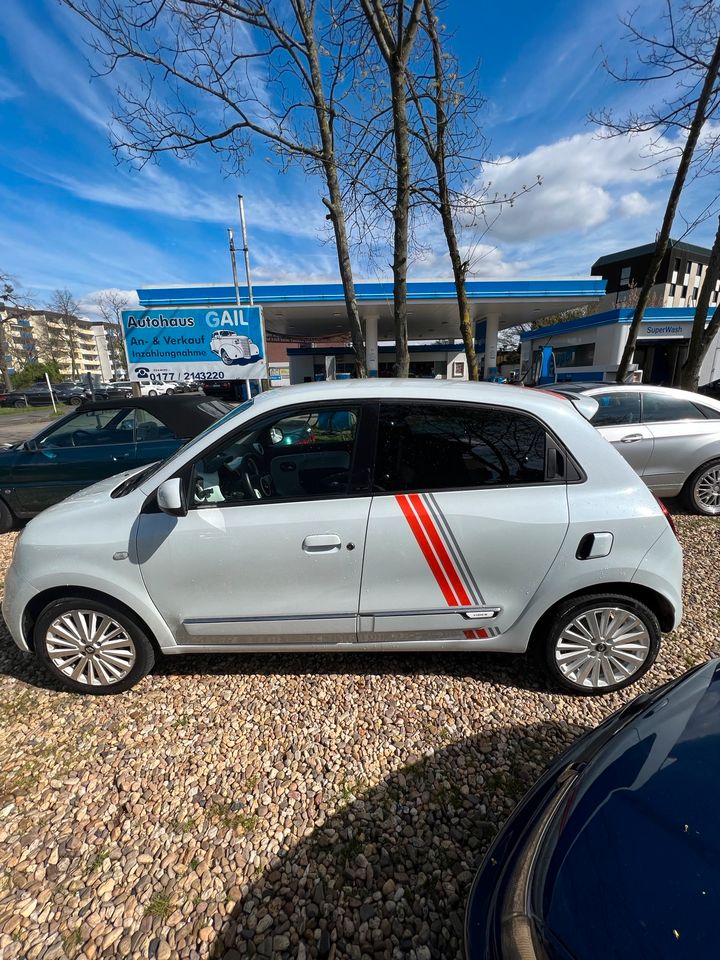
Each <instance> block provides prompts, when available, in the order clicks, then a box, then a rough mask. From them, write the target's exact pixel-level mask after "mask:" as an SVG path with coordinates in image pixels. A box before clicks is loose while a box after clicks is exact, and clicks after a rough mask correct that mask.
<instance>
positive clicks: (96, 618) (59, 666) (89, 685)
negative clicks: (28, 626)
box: [33, 597, 155, 694]
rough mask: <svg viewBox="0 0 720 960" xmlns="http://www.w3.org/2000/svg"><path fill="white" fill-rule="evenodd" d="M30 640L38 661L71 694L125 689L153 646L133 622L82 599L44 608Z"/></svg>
mask: <svg viewBox="0 0 720 960" xmlns="http://www.w3.org/2000/svg"><path fill="white" fill-rule="evenodd" d="M33 637H34V641H35V652H36V653H37V656H38V657H39V659H40V660H42V662H43V663H44V664H45V666H46V667H47V668H48V670H49V671H50V673H52V674H53V676H55V677H56V678H57V679H58V680H59V681H60V682H61V683H62V684H63V686H64V687H66V688H67V689H68V690H72V691H74V692H76V693H95V694H104V693H121V692H122V691H124V690H129V689H130V687H133V686H135V684H136V683H137V682H138V681H139V680H141V679H142V677H144V676H145V674H146V673H148V672H149V671H150V670H151V669H152V666H153V663H154V662H155V655H154V652H153V648H152V645H151V643H150V641H149V640H148V638H147V636H146V635H145V633H144V631H143V630H142V629H141V628H140V627H139V626H138V624H137V623H135V621H134V620H131V619H130V618H129V617H127V616H126V615H125V614H124V613H121V612H120V611H119V610H117V609H115V608H113V607H111V606H109V605H107V604H104V603H100V602H98V601H96V600H87V599H85V598H84V597H68V598H67V599H66V600H55V601H53V602H52V603H50V604H48V606H47V607H45V609H44V610H43V611H42V613H41V614H40V616H39V617H38V618H37V621H36V623H35V630H34V634H33Z"/></svg>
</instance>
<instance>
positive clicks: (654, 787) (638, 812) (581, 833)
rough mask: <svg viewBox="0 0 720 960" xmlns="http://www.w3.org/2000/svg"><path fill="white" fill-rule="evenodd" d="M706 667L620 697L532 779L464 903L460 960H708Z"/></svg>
mask: <svg viewBox="0 0 720 960" xmlns="http://www.w3.org/2000/svg"><path fill="white" fill-rule="evenodd" d="M719 807H720V660H712V661H710V662H709V663H706V664H703V665H702V666H700V667H696V668H695V669H694V670H692V671H691V672H690V673H688V674H686V675H685V676H684V677H682V678H681V679H679V680H676V681H674V682H672V683H669V684H666V685H665V686H662V687H660V688H659V689H657V690H655V691H653V692H652V693H649V694H648V693H646V694H643V695H641V696H640V697H638V698H637V699H636V700H633V701H632V702H631V703H630V704H628V705H627V706H626V707H624V708H623V709H622V710H620V711H619V712H617V713H615V714H614V715H613V716H611V717H610V718H609V719H608V720H606V721H605V722H604V723H603V724H601V726H599V727H598V728H597V729H595V730H593V731H592V732H591V733H588V734H587V735H585V736H583V737H581V738H580V739H579V740H577V741H576V742H575V743H574V744H573V746H572V747H571V748H570V749H569V750H568V751H567V752H566V753H564V754H563V755H562V756H561V757H560V758H559V759H558V760H556V761H555V762H554V763H553V764H552V766H551V767H550V768H549V769H548V770H547V771H546V772H545V774H544V775H543V776H542V777H541V779H540V780H539V781H538V782H537V783H536V784H535V786H534V787H533V788H532V789H531V790H530V792H529V793H528V794H527V795H526V796H525V798H524V799H523V800H522V801H521V802H520V804H519V805H518V806H517V807H516V808H515V810H514V811H513V813H512V815H511V817H510V819H509V820H508V821H507V822H506V823H505V825H504V827H503V828H502V830H501V831H500V833H499V834H498V835H497V836H496V838H495V840H494V841H493V843H492V846H491V847H490V849H489V850H488V852H487V854H486V855H485V858H484V860H483V863H482V865H481V867H480V870H479V872H478V874H477V877H476V878H475V882H474V884H473V887H472V891H471V893H470V897H469V901H468V908H467V917H466V947H467V949H466V956H467V957H468V960H515V958H519V957H523V958H527V960H533V958H538V960H540V958H543V960H608V958H610V957H615V958H628V960H630V958H633V960H634V958H640V957H647V958H652V960H699V958H701V957H714V956H716V955H717V891H718V881H719V880H720V866H719V864H720V859H719V857H720V843H719V842H718V840H719V838H720V834H719V832H718V817H717V811H718V808H719Z"/></svg>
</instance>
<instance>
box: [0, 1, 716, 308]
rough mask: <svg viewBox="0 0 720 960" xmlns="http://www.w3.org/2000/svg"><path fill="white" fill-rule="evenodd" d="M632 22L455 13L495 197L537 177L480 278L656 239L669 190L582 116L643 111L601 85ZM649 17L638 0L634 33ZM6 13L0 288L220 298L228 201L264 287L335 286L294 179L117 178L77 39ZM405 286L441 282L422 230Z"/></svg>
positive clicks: (49, 23)
mask: <svg viewBox="0 0 720 960" xmlns="http://www.w3.org/2000/svg"><path fill="white" fill-rule="evenodd" d="M636 3H637V0H632V6H635V5H636ZM629 5H630V4H629V0H620V2H618V0H606V2H605V3H603V4H598V3H597V0H546V2H545V3H543V4H537V3H535V2H532V3H531V2H527V0H514V2H511V3H510V4H479V3H477V2H476V0H449V3H448V8H447V13H446V16H445V17H444V20H445V22H446V24H447V28H448V32H449V33H450V34H454V40H453V41H452V45H453V48H454V49H455V51H456V52H457V53H458V55H459V56H460V58H461V62H462V63H463V64H464V65H465V66H467V67H469V66H470V65H471V64H472V62H473V61H474V60H475V59H477V58H479V59H480V61H481V64H482V71H481V80H482V90H483V93H484V95H485V96H486V97H487V99H488V104H487V108H486V110H485V114H484V120H483V122H484V127H485V132H486V134H487V135H488V136H489V138H490V140H491V151H492V154H493V156H495V157H498V158H502V162H501V163H500V164H499V165H497V166H495V167H493V168H492V169H491V170H489V171H487V170H486V171H485V174H484V176H485V179H491V180H492V181H493V190H495V189H498V190H499V191H500V192H505V191H506V190H512V189H513V188H515V187H517V186H518V185H519V184H521V183H523V182H526V181H532V180H533V179H534V177H535V175H536V174H540V175H541V176H542V178H543V185H542V186H541V187H539V188H537V189H536V190H533V191H532V193H531V194H530V195H528V196H527V197H525V198H523V199H522V200H520V201H519V202H518V203H517V204H516V205H515V207H514V208H513V209H511V210H506V211H505V212H504V213H503V214H502V216H501V217H499V218H498V220H497V221H496V222H495V224H494V226H493V228H492V229H491V231H490V232H489V233H488V234H487V235H486V236H485V237H483V238H482V240H481V242H480V245H479V247H477V249H476V250H475V252H476V257H475V259H474V262H473V271H474V274H475V275H476V276H478V277H514V276H517V277H522V276H574V275H588V274H589V270H590V265H591V264H592V262H593V261H594V260H595V259H596V258H597V257H598V256H600V255H602V254H604V253H607V252H610V251H612V250H614V249H619V248H622V247H624V246H632V245H634V244H638V243H644V242H648V241H649V240H651V239H652V237H653V236H654V234H655V231H656V230H657V228H658V227H659V224H660V220H661V217H662V210H663V205H664V198H665V194H666V192H667V189H668V181H667V179H660V178H659V171H658V169H657V168H654V167H653V168H648V165H647V162H646V161H644V160H643V156H644V149H645V144H644V143H643V142H639V141H637V140H612V141H607V140H601V139H599V138H598V135H597V130H596V128H594V127H592V126H590V125H589V124H588V123H587V114H588V112H589V111H590V110H591V109H593V108H597V107H598V106H603V105H605V106H616V107H618V108H619V109H620V111H622V110H623V109H624V108H628V107H631V106H638V105H639V104H638V102H637V100H633V99H631V98H636V97H637V96H640V97H645V96H647V95H648V93H647V92H643V91H642V90H640V91H638V89H637V88H632V89H629V88H628V87H626V86H622V85H617V84H615V83H614V82H612V81H611V80H610V79H609V78H608V77H607V76H606V75H605V73H604V72H603V71H602V69H601V68H600V60H601V54H600V50H599V47H600V45H601V44H602V45H603V46H604V47H605V49H606V51H607V52H608V53H609V54H610V55H611V56H612V57H616V58H619V57H622V56H624V54H625V52H627V49H628V48H627V47H626V46H623V44H622V43H621V36H622V32H623V29H622V27H621V25H620V23H619V21H618V17H619V16H620V15H622V14H624V13H625V11H626V9H627V7H628V6H629ZM657 6H658V5H657V4H656V3H655V4H653V3H652V2H651V0H645V3H644V5H643V4H641V6H640V10H639V16H640V17H641V18H643V17H644V18H645V19H647V17H648V16H651V15H652V14H653V12H654V11H655V10H657ZM2 7H3V10H2V17H0V129H2V131H3V135H2V137H1V138H0V271H3V272H9V273H11V274H13V275H15V276H16V277H17V278H18V279H19V280H20V281H21V282H22V283H23V285H24V286H25V287H26V288H28V289H29V290H30V291H32V293H33V297H34V299H35V301H36V302H37V303H44V302H45V301H46V300H47V299H48V298H49V296H50V294H51V292H52V290H53V289H55V288H57V287H61V286H67V287H69V288H70V289H71V290H72V291H73V292H74V293H75V294H76V296H77V297H78V298H80V299H81V300H83V301H87V300H88V299H89V297H90V296H91V295H92V293H93V292H94V291H97V290H100V289H104V288H119V289H124V290H132V289H134V288H135V287H137V286H142V285H144V284H152V283H185V282H222V281H227V280H228V278H229V274H230V270H229V262H228V254H227V239H226V232H225V227H226V226H227V225H228V224H230V225H236V223H237V206H236V200H235V195H236V193H237V192H239V191H240V192H243V193H244V195H245V202H246V209H247V214H248V225H249V232H250V245H251V257H252V263H253V269H254V274H255V277H256V279H257V280H258V281H260V280H266V281H272V280H278V281H280V280H322V279H327V278H334V277H336V275H337V270H336V265H335V258H334V248H333V246H332V245H331V244H330V243H328V241H327V233H326V224H325V219H324V213H325V211H324V208H323V207H322V206H321V204H320V202H319V196H320V193H319V188H318V187H317V186H316V185H314V184H313V183H312V182H311V181H308V180H307V179H306V177H305V176H304V175H303V174H301V173H300V172H299V171H296V170H291V171H290V172H289V173H282V172H281V171H280V169H279V168H278V167H277V166H276V165H274V164H273V163H272V162H269V158H268V157H267V155H266V154H267V151H265V150H263V149H262V147H260V148H259V149H258V150H257V151H256V152H255V153H254V154H253V155H252V156H251V157H250V158H249V161H248V164H247V171H246V173H245V174H244V176H243V177H242V178H240V179H238V178H232V179H228V178H226V177H224V176H223V173H222V171H221V170H220V168H219V164H218V161H217V159H216V158H215V157H214V156H212V155H208V154H198V155H197V156H196V158H195V159H194V161H192V162H181V161H178V160H174V159H164V160H163V161H162V163H161V164H159V165H148V166H146V167H145V168H144V169H143V170H142V171H137V170H133V169H131V168H129V167H127V166H123V165H121V166H119V165H117V163H116V161H115V159H114V157H113V154H112V151H111V149H110V146H109V137H108V122H109V120H110V116H111V111H112V106H113V100H114V81H113V80H112V78H104V79H94V80H93V79H91V70H90V67H89V66H88V64H87V62H86V55H87V50H86V48H85V47H84V44H83V32H84V29H85V27H84V24H83V23H82V22H81V21H80V20H78V19H77V18H76V17H75V15H74V14H72V13H71V12H70V11H68V10H67V9H66V8H64V7H61V6H60V5H59V4H58V3H57V2H56V0H3V5H2ZM479 175H480V172H479ZM710 191H713V192H714V188H713V185H711V184H708V183H707V182H705V183H702V184H699V185H697V186H696V187H695V188H694V190H693V191H692V192H691V194H690V196H689V201H688V205H687V207H688V212H689V213H690V212H692V210H691V208H692V207H693V205H694V206H699V205H701V204H702V199H703V194H708V193H709V192H710ZM712 230H713V224H712V223H708V224H706V225H704V226H703V227H701V228H700V229H698V230H697V231H696V232H695V233H693V235H692V238H691V239H692V240H693V241H694V242H697V243H709V242H710V240H711V235H712ZM467 239H468V243H470V242H471V241H472V239H473V238H472V237H468V238H467ZM474 249H475V248H474ZM388 262H389V257H388ZM357 273H358V276H359V277H362V276H363V275H364V276H367V277H368V278H371V279H374V278H377V277H378V276H380V275H382V274H383V273H384V275H386V276H387V274H388V273H389V268H388V269H387V270H381V269H380V268H378V267H377V265H375V266H372V267H371V266H369V265H368V264H366V263H364V262H363V261H362V260H359V263H358V267H357ZM411 273H412V276H415V277H418V278H419V277H423V276H449V270H448V264H447V259H446V255H445V252H444V244H443V240H442V235H441V232H440V230H439V228H437V227H434V226H433V225H429V226H427V227H425V228H424V235H423V254H422V256H420V257H418V258H417V259H416V260H415V262H414V263H413V265H412V270H411Z"/></svg>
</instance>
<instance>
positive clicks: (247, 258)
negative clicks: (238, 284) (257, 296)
mask: <svg viewBox="0 0 720 960" xmlns="http://www.w3.org/2000/svg"><path fill="white" fill-rule="evenodd" d="M238 203H239V205H240V228H241V230H242V242H243V254H244V256H245V276H246V277H247V287H248V297H249V299H250V306H251V307H252V306H253V304H254V300H253V292H252V280H251V279H250V253H249V251H248V242H247V229H246V227H245V204H244V203H243V195H242V194H241V193H239V194H238Z"/></svg>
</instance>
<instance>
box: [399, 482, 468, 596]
mask: <svg viewBox="0 0 720 960" xmlns="http://www.w3.org/2000/svg"><path fill="white" fill-rule="evenodd" d="M408 499H409V500H410V503H411V504H412V505H413V507H414V508H415V510H416V512H417V515H418V517H419V518H420V522H421V523H422V525H423V528H424V530H425V533H426V534H427V536H428V538H429V539H430V542H431V543H432V545H433V547H434V548H435V553H436V554H437V556H438V560H439V561H440V563H441V564H442V567H443V570H444V572H445V576H446V577H447V578H448V580H449V581H450V584H451V585H452V588H453V590H454V591H455V593H456V594H457V597H458V600H459V601H460V604H461V605H462V606H463V607H470V606H472V601H471V599H470V597H469V596H468V594H467V591H466V590H465V587H464V586H463V583H462V580H461V579H460V575H459V574H458V572H457V569H456V567H455V564H454V563H453V561H452V558H451V557H450V554H449V553H448V552H447V549H446V548H445V544H444V543H443V542H442V540H441V539H440V534H439V533H438V531H437V527H436V526H435V522H434V521H433V519H432V517H431V516H430V514H429V513H428V512H427V508H426V506H425V504H424V503H423V501H422V498H421V497H420V495H419V494H417V493H411V494H409V495H408Z"/></svg>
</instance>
